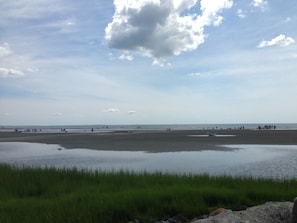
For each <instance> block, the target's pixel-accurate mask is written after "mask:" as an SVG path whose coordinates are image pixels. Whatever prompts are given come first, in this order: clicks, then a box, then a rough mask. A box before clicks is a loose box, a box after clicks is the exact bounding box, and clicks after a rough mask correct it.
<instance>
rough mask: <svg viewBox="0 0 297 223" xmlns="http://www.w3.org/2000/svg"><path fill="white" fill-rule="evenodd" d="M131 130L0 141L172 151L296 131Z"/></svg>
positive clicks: (278, 137) (277, 140) (272, 139)
mask: <svg viewBox="0 0 297 223" xmlns="http://www.w3.org/2000/svg"><path fill="white" fill-rule="evenodd" d="M208 132H209V131H207V130H182V131H135V132H112V133H84V134H82V133H20V132H18V133H16V132H10V133H8V132H0V142H35V143H46V144H58V145H60V146H62V147H64V148H66V149H75V148H87V149H95V150H114V151H147V152H175V151H202V150H227V148H226V147H222V145H234V144H262V145H263V144H267V145H297V130H216V131H215V132H216V134H217V136H207V134H208Z"/></svg>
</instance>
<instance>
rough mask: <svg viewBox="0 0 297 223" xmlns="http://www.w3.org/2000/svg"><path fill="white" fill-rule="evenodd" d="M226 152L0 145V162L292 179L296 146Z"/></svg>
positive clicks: (296, 165) (295, 173)
mask: <svg viewBox="0 0 297 223" xmlns="http://www.w3.org/2000/svg"><path fill="white" fill-rule="evenodd" d="M226 147H228V148H230V151H200V152H166V153H146V152H120V151H96V150H89V149H69V150H68V149H63V148H61V147H60V146H58V145H47V144H39V143H0V162H1V163H9V164H14V165H21V166H23V165H25V166H33V167H56V168H71V167H77V168H80V169H90V170H107V171H112V170H113V171H117V170H122V169H123V170H130V171H134V172H141V171H148V172H155V171H162V172H166V173H192V174H200V173H208V174H210V175H222V174H226V175H232V176H253V177H264V178H296V177H297V146H295V145H294V146H283V145H281V146H278V145H232V146H227V145H226Z"/></svg>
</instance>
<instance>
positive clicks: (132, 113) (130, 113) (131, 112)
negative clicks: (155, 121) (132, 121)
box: [128, 111, 136, 115]
mask: <svg viewBox="0 0 297 223" xmlns="http://www.w3.org/2000/svg"><path fill="white" fill-rule="evenodd" d="M135 113H136V111H128V115H134V114H135Z"/></svg>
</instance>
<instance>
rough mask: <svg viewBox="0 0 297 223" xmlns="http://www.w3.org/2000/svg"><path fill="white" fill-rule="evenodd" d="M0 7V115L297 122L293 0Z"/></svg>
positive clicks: (69, 120) (136, 0) (91, 120)
mask: <svg viewBox="0 0 297 223" xmlns="http://www.w3.org/2000/svg"><path fill="white" fill-rule="evenodd" d="M0 10H1V13H0V126H5V125H71V124H73V125H80V124H84V125H85V124H207V123H209V124H212V123H218V124H221V123H297V103H296V98H297V43H296V41H297V29H296V27H297V14H296V12H297V2H296V0H244V1H242V0H114V1H112V0H108V1H106V0H88V1H83V0H76V1H72V0H14V1H7V0H0Z"/></svg>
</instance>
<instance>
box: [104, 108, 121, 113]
mask: <svg viewBox="0 0 297 223" xmlns="http://www.w3.org/2000/svg"><path fill="white" fill-rule="evenodd" d="M119 111H120V109H118V108H109V109H106V110H104V112H110V113H115V112H119Z"/></svg>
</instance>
